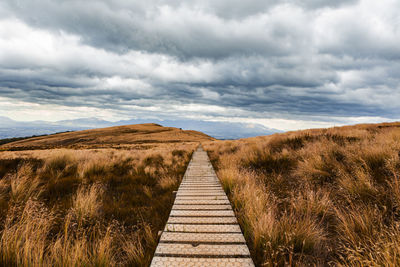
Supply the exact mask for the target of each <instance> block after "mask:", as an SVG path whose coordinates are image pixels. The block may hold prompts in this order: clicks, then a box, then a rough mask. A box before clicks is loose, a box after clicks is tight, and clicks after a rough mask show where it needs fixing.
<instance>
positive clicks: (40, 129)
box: [0, 116, 281, 139]
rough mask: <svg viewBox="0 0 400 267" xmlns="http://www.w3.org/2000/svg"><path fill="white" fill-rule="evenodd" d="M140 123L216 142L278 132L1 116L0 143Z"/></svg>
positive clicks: (248, 126)
mask: <svg viewBox="0 0 400 267" xmlns="http://www.w3.org/2000/svg"><path fill="white" fill-rule="evenodd" d="M140 123H157V124H160V125H163V126H168V127H177V128H182V129H184V130H196V131H200V132H203V133H205V134H208V135H210V136H212V137H214V138H217V139H238V138H246V137H253V136H259V135H269V134H273V133H277V132H281V131H279V130H277V129H272V128H267V127H264V126H263V125H261V124H254V123H237V122H220V121H218V122H217V121H198V120H154V119H132V120H121V121H117V122H110V121H106V120H101V119H97V118H82V119H75V120H62V121H57V122H48V121H31V122H24V121H15V120H12V119H10V118H8V117H4V116H0V139H4V138H13V137H25V136H32V135H43V134H52V133H57V132H65V131H79V130H86V129H94V128H104V127H110V126H120V125H130V124H140Z"/></svg>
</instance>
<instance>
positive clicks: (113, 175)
mask: <svg viewBox="0 0 400 267" xmlns="http://www.w3.org/2000/svg"><path fill="white" fill-rule="evenodd" d="M125 138H126V139H125ZM180 138H182V140H181V139H180ZM205 139H206V140H212V138H210V137H208V136H206V135H203V134H201V133H198V132H193V131H181V130H179V129H175V128H164V127H161V126H158V125H153V124H148V125H134V126H126V127H125V126H122V127H112V128H106V129H97V130H90V131H81V132H74V133H65V134H57V135H52V136H48V137H39V138H32V139H27V140H22V141H18V142H15V143H10V144H7V145H11V146H12V147H14V148H15V147H21V148H22V149H23V151H0V266H146V265H147V264H149V262H150V260H151V256H152V254H153V251H154V249H155V246H156V240H157V232H158V231H159V230H161V229H162V228H163V226H164V225H165V222H166V220H167V218H168V214H169V211H170V209H171V207H172V203H173V194H172V191H174V190H176V189H177V187H178V185H179V182H180V180H181V178H182V176H183V174H184V171H185V169H186V166H187V164H188V162H189V160H190V158H191V154H192V152H193V150H194V148H195V147H196V146H197V144H198V142H188V141H201V140H205ZM149 140H151V143H143V144H138V143H135V144H132V143H134V142H147V141H149ZM178 141H179V142H178ZM67 144H68V145H67ZM71 144H73V146H72V147H73V149H70V148H68V149H67V148H61V149H59V148H55V149H46V150H43V148H46V147H58V146H70V145H71ZM104 144H107V145H110V146H112V147H114V144H127V145H126V146H123V145H115V148H98V147H102V146H103V145H104ZM9 147H10V146H9ZM29 147H30V148H35V150H26V149H27V148H29ZM82 147H84V148H85V149H83V148H82ZM36 148H41V150H38V149H36ZM116 148H117V149H116Z"/></svg>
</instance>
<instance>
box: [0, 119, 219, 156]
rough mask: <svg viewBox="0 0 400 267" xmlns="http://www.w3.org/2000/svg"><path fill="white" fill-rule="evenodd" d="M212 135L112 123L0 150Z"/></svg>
mask: <svg viewBox="0 0 400 267" xmlns="http://www.w3.org/2000/svg"><path fill="white" fill-rule="evenodd" d="M211 140H215V139H214V138H212V137H210V136H208V135H206V134H204V133H201V132H197V131H191V130H181V129H178V128H174V127H163V126H161V125H158V124H154V123H146V124H135V125H125V126H115V127H107V128H100V129H91V130H83V131H76V132H65V133H58V134H53V135H46V136H39V137H32V138H28V139H23V140H19V141H15V142H11V143H7V144H4V145H2V146H0V148H2V149H11V150H17V149H50V148H85V147H91V148H94V147H96V148H97V147H116V146H123V145H133V144H149V143H178V142H203V141H211Z"/></svg>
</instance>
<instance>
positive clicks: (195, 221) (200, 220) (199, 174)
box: [151, 147, 254, 267]
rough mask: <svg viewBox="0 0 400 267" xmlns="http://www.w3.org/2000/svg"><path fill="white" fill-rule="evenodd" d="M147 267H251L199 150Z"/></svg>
mask: <svg viewBox="0 0 400 267" xmlns="http://www.w3.org/2000/svg"><path fill="white" fill-rule="evenodd" d="M151 266H153V267H155V266H207V267H211V266H254V264H253V261H252V259H251V258H250V253H249V249H248V248H247V245H246V242H245V240H244V237H243V234H242V232H241V230H240V227H239V224H238V223H237V220H236V217H235V214H234V213H233V210H232V207H231V205H230V203H229V200H228V198H227V196H226V194H225V192H224V191H223V189H222V186H221V184H220V182H219V180H218V178H217V176H216V174H215V172H214V169H213V167H212V165H211V163H210V161H209V159H208V156H207V153H206V152H205V151H204V150H203V149H202V148H201V147H199V148H198V149H197V151H195V152H194V153H193V157H192V160H191V161H190V163H189V166H188V168H187V170H186V173H185V176H184V177H183V180H182V183H181V185H180V186H179V189H178V192H177V194H176V199H175V202H174V206H173V207H172V210H171V213H170V215H169V218H168V222H167V225H166V226H165V229H164V231H163V232H162V234H161V237H160V241H159V244H158V246H157V249H156V251H155V254H154V257H153V260H152V262H151Z"/></svg>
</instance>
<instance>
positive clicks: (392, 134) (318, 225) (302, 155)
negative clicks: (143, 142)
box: [205, 123, 400, 266]
mask: <svg viewBox="0 0 400 267" xmlns="http://www.w3.org/2000/svg"><path fill="white" fill-rule="evenodd" d="M205 148H206V150H208V152H209V155H210V157H211V159H212V162H213V164H214V166H215V167H216V169H217V170H218V171H217V173H218V176H219V178H220V179H221V181H222V183H223V186H224V188H225V190H226V191H227V193H228V195H229V198H230V199H231V201H232V204H233V206H234V209H235V212H236V214H237V216H238V219H239V222H240V224H241V227H242V229H243V230H244V233H245V236H246V239H247V240H248V243H249V246H250V249H251V252H252V255H253V258H254V259H255V261H256V263H257V265H258V266H288V265H289V266H304V265H306V266H308V265H311V266H315V265H317V266H329V265H331V266H400V180H399V178H400V123H386V124H377V125H357V126H348V127H341V128H331V129H317V130H307V131H298V132H288V133H285V134H275V135H271V136H265V137H256V138H249V139H242V140H237V141H216V142H209V143H207V144H206V145H205Z"/></svg>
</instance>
